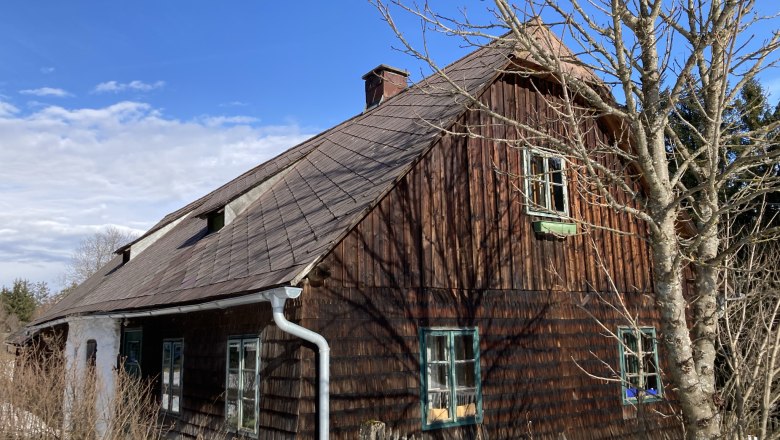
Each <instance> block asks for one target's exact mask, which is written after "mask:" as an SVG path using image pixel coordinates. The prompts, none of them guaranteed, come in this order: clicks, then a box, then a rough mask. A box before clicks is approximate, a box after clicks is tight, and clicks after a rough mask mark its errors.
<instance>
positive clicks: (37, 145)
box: [0, 0, 780, 289]
mask: <svg viewBox="0 0 780 440" xmlns="http://www.w3.org/2000/svg"><path fill="white" fill-rule="evenodd" d="M451 3H452V2H448V1H446V0H440V1H436V2H432V4H433V6H434V8H440V7H443V8H445V9H444V11H445V13H452V12H453V8H454V7H453V6H451ZM464 3H465V4H466V5H468V6H467V8H466V13H467V14H468V15H469V17H470V18H472V19H475V20H476V21H478V22H484V21H485V20H486V19H487V18H488V17H489V13H488V12H486V11H485V8H486V7H487V6H489V5H491V4H492V3H491V2H484V1H469V2H464ZM765 6H766V5H765ZM399 20H400V24H401V25H402V26H403V27H404V29H406V30H408V31H410V32H412V33H413V34H418V33H419V26H418V25H417V24H416V22H415V21H414V20H412V19H411V18H409V17H407V18H403V17H399ZM393 46H398V43H397V42H396V40H395V37H394V35H393V34H392V32H391V31H390V30H389V28H388V26H387V25H386V24H385V23H384V22H383V21H382V20H381V18H380V15H379V13H378V12H377V11H376V9H375V8H374V7H373V6H372V5H370V4H369V3H368V2H367V1H363V0H354V1H329V2H324V1H303V2H280V1H223V2H216V1H209V2H206V1H193V0H189V1H182V0H165V1H159V0H156V1H146V0H143V1H141V0H137V1H133V2H105V1H69V2H63V1H53V0H50V1H24V2H2V3H1V4H0V285H10V284H11V282H12V281H13V279H14V278H17V277H22V278H28V279H30V280H31V281H46V282H48V283H49V284H50V285H51V286H52V287H53V288H54V289H58V288H59V287H61V286H60V282H59V277H60V275H61V274H62V273H63V272H64V269H65V263H66V262H67V260H68V256H69V255H70V253H71V252H72V250H73V249H74V248H75V247H76V245H77V243H78V242H79V240H81V239H82V238H84V237H85V236H87V235H90V234H92V233H94V232H95V231H97V230H99V229H101V228H103V227H105V226H107V225H113V226H116V227H119V228H125V229H130V230H133V231H136V232H139V233H140V232H142V231H144V230H146V229H148V228H149V227H150V226H152V225H153V224H154V223H156V221H157V220H159V219H160V218H161V217H162V216H163V215H165V214H166V213H168V212H170V211H173V210H175V209H177V208H179V207H181V206H182V205H184V204H185V203H187V202H189V201H191V200H193V199H195V198H197V197H199V196H201V195H203V194H204V193H206V192H207V191H210V190H212V189H214V188H216V187H217V186H218V185H220V184H222V183H224V182H226V181H228V180H230V179H231V178H233V177H235V176H237V175H238V174H240V173H241V172H243V171H245V170H247V169H249V168H251V167H253V166H255V165H257V164H259V163H261V162H263V161H265V160H266V159H268V158H270V157H272V156H274V155H276V154H278V153H279V152H281V151H283V150H284V149H287V148H289V147H291V146H293V145H295V144H297V143H299V142H301V141H302V140H304V139H306V138H307V137H309V136H311V135H313V134H316V133H318V132H320V131H322V130H324V129H326V128H328V127H331V126H333V125H335V124H337V123H339V122H341V121H343V120H344V119H347V118H349V117H351V116H353V115H355V114H357V113H359V112H361V111H362V109H363V106H364V96H363V93H364V92H363V83H362V81H361V79H360V77H361V76H362V74H364V73H365V72H367V71H368V70H370V69H371V68H373V67H374V66H376V65H378V64H380V63H385V64H390V65H393V66H397V67H401V68H405V69H407V70H409V71H410V72H411V74H412V79H413V80H418V79H420V78H421V76H422V75H423V74H424V73H427V72H428V69H426V68H425V67H424V66H423V65H422V64H421V63H420V62H416V61H415V60H413V59H412V58H410V57H409V56H407V55H405V54H403V53H400V52H399V51H396V50H394V49H393ZM430 48H431V51H432V53H433V55H434V57H435V59H437V60H438V61H439V63H440V64H446V63H448V62H450V61H453V60H455V59H457V58H459V57H460V56H462V55H464V54H465V53H466V52H467V51H468V49H467V48H464V47H462V42H461V41H459V40H454V39H448V38H442V37H439V38H434V40H433V42H432V44H431V46H430ZM766 81H767V85H769V86H770V88H771V89H772V90H777V91H780V82H778V81H774V80H773V76H767V77H766Z"/></svg>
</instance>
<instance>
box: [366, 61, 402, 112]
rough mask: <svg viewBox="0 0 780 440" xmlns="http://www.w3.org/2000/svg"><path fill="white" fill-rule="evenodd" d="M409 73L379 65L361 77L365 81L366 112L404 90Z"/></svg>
mask: <svg viewBox="0 0 780 440" xmlns="http://www.w3.org/2000/svg"><path fill="white" fill-rule="evenodd" d="M408 76H409V72H407V71H405V70H401V69H396V68H395V67H390V66H387V65H384V64H380V65H378V66H376V67H375V68H373V69H372V70H371V71H370V72H368V73H366V74H365V75H363V79H364V80H365V81H366V110H369V109H372V108H374V107H376V106H378V105H379V104H380V103H381V102H382V101H384V100H385V99H387V98H390V97H392V96H395V95H397V94H399V93H401V91H403V90H404V89H405V88H406V78H407V77H408Z"/></svg>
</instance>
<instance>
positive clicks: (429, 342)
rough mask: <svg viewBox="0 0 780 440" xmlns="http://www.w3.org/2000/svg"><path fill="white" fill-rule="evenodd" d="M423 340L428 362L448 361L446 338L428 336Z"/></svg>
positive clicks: (443, 336) (442, 336)
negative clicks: (426, 349)
mask: <svg viewBox="0 0 780 440" xmlns="http://www.w3.org/2000/svg"><path fill="white" fill-rule="evenodd" d="M425 339H426V340H425V346H426V347H427V348H428V361H446V360H448V359H449V348H448V347H447V345H448V344H447V336H445V335H437V336H433V335H428V336H426V338H425Z"/></svg>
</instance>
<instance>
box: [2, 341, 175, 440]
mask: <svg viewBox="0 0 780 440" xmlns="http://www.w3.org/2000/svg"><path fill="white" fill-rule="evenodd" d="M59 342H60V341H57V340H54V339H50V340H48V341H46V343H39V344H36V345H34V346H32V347H30V348H28V349H25V350H24V351H23V352H21V353H20V354H19V355H18V356H16V358H15V359H14V357H13V356H11V355H9V354H7V353H5V351H4V350H3V352H2V354H0V438H3V439H15V440H16V439H19V440H22V439H43V440H49V439H52V440H53V439H62V438H70V439H96V440H97V439H100V438H104V439H127V440H141V439H144V440H145V439H155V438H160V437H161V435H162V427H161V425H160V423H159V422H158V418H157V414H158V408H157V406H156V403H155V399H154V398H153V397H152V390H151V388H150V384H149V383H148V382H144V381H140V380H138V379H136V378H134V377H132V376H130V375H128V374H126V373H125V372H124V371H117V372H116V374H115V381H116V392H115V393H114V395H113V396H112V398H111V400H112V402H113V403H107V404H104V405H100V407H97V406H96V401H97V398H98V396H97V390H98V389H100V383H99V381H100V380H101V378H99V377H95V376H96V375H95V374H94V373H91V372H89V371H88V372H87V373H86V374H84V377H82V378H80V380H76V378H75V373H74V372H73V371H67V369H66V366H65V359H64V356H63V352H62V350H61V349H59V348H54V349H51V348H50V347H62V344H60V343H59ZM66 396H67V398H66ZM64 400H65V401H69V402H72V410H71V411H70V412H69V414H70V416H69V417H67V418H65V417H63V410H62V407H63V406H62V405H63V401H64ZM97 426H102V427H103V429H104V430H105V434H104V435H102V436H100V435H99V434H98V432H97V430H96V427H97Z"/></svg>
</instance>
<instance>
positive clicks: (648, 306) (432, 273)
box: [299, 77, 673, 438]
mask: <svg viewBox="0 0 780 440" xmlns="http://www.w3.org/2000/svg"><path fill="white" fill-rule="evenodd" d="M537 82H538V81H537ZM539 90H541V91H543V93H548V94H550V93H553V92H554V88H550V87H547V86H545V85H544V84H540V87H539ZM539 93H540V92H538V91H537V90H536V88H535V87H534V86H533V85H532V84H531V81H530V80H528V79H516V78H511V77H509V78H506V79H505V80H503V81H499V82H497V83H495V84H494V85H493V87H492V88H491V89H490V90H489V92H487V93H486V94H485V95H483V97H482V99H483V102H485V103H486V104H487V105H490V106H491V108H494V109H496V110H498V111H501V112H504V113H505V114H507V115H509V116H511V117H517V118H520V119H523V120H528V121H535V122H536V123H538V124H540V125H541V124H546V125H547V126H548V127H549V129H550V130H552V131H554V132H558V133H560V134H561V136H565V135H566V133H565V130H564V125H563V124H562V123H561V122H560V121H558V120H557V118H556V116H555V115H554V112H553V110H552V108H550V107H549V105H548V104H547V102H546V100H545V99H544V97H542V96H540V95H539ZM588 124H591V125H588V126H586V127H584V129H585V130H586V131H587V135H586V136H588V137H587V139H588V141H589V142H591V143H594V144H595V142H597V140H599V139H601V140H603V139H604V136H606V134H605V133H604V132H603V129H602V128H601V127H599V126H598V125H596V124H593V123H588ZM465 126H469V129H470V130H471V131H472V132H475V133H481V134H484V135H486V136H488V137H489V136H496V137H500V138H506V139H510V140H512V139H517V138H519V137H520V136H521V135H522V133H517V132H514V131H513V130H507V129H506V127H500V126H498V125H496V121H494V120H492V119H490V118H485V117H483V116H482V115H480V114H479V112H475V111H472V112H467V113H465V114H464V115H463V116H462V117H461V118H460V120H459V121H458V122H457V123H456V124H455V127H456V128H457V127H465ZM464 130H465V129H464ZM602 161H603V164H604V165H607V166H612V167H614V166H618V163H617V162H616V161H614V158H602ZM523 174H524V173H523V164H522V153H521V150H520V149H518V148H516V147H515V146H514V145H511V144H510V143H509V142H500V143H495V142H491V141H490V140H488V139H482V138H471V137H468V138H467V137H460V136H454V135H447V136H443V137H442V139H440V141H439V142H438V143H437V144H436V145H435V146H434V147H433V149H432V150H431V151H430V152H429V153H428V154H426V155H425V156H424V157H423V158H422V160H421V161H420V162H419V163H418V164H417V165H416V166H415V167H414V168H413V169H412V170H411V171H410V172H409V174H408V175H406V176H405V177H404V178H402V179H401V180H400V182H399V183H398V185H397V186H396V189H395V190H393V191H391V192H390V193H389V194H388V195H387V196H386V197H385V199H384V200H382V201H381V202H380V204H379V205H378V206H377V207H376V208H375V209H374V210H373V211H372V212H371V213H370V214H369V215H368V216H367V217H366V218H365V220H363V222H361V223H360V224H359V225H358V226H357V227H356V228H355V229H354V230H353V231H352V232H351V233H350V234H349V236H348V237H347V238H345V239H344V240H343V241H342V243H340V244H339V245H338V246H337V247H336V249H335V250H334V252H333V253H332V255H334V256H338V255H342V256H343V258H344V259H345V261H347V262H348V261H349V254H350V252H349V251H348V250H347V249H348V248H350V249H351V248H352V247H353V246H355V247H357V248H359V249H361V252H360V255H361V256H360V260H359V264H358V265H357V266H358V267H357V270H358V271H361V272H362V271H369V270H373V271H374V273H372V274H371V275H370V276H369V275H368V274H364V273H358V274H355V275H354V276H355V277H356V278H358V279H361V280H364V281H363V283H361V284H359V285H350V286H347V284H346V283H338V282H337V281H334V282H331V280H328V281H327V282H326V284H325V286H323V287H320V288H313V287H311V286H307V290H306V291H305V292H304V296H303V298H304V301H305V302H306V304H307V308H306V311H307V312H306V313H307V315H306V318H305V319H304V321H303V322H304V324H305V325H307V326H309V327H311V328H314V329H317V330H318V331H320V332H322V333H323V334H324V335H325V336H326V338H327V339H328V340H330V341H338V342H337V343H336V344H334V345H333V348H332V355H333V358H332V365H333V369H332V371H331V373H332V384H331V385H332V391H333V397H332V399H333V400H332V401H333V407H332V411H333V412H332V414H333V417H334V420H337V421H338V422H336V423H335V425H334V431H333V432H332V436H333V438H350V437H352V436H353V435H354V433H356V432H357V430H358V429H359V426H360V424H361V423H363V422H365V421H366V420H386V421H391V422H392V423H393V426H394V427H397V429H400V430H402V431H403V432H406V433H408V434H410V435H419V434H420V417H421V415H420V407H419V402H420V396H419V390H420V365H419V362H420V361H419V359H420V358H419V339H418V338H419V329H420V328H422V327H437V326H441V327H463V326H469V327H477V328H478V329H479V334H480V341H481V347H480V351H481V367H482V377H481V379H482V391H483V404H484V409H485V420H484V427H485V432H486V433H488V434H489V435H490V436H491V437H492V438H507V437H511V438H514V437H517V436H526V435H529V432H530V433H533V434H534V435H539V436H540V437H546V436H558V435H560V434H564V435H565V436H566V437H567V438H584V436H585V435H586V434H587V437H588V438H611V437H613V436H633V435H644V433H645V431H644V429H645V428H646V426H645V425H642V424H639V423H637V421H636V419H632V420H624V419H623V410H622V408H623V405H622V402H621V400H620V388H619V386H618V385H617V384H615V383H603V382H599V381H596V380H594V379H591V378H589V377H587V376H585V375H584V374H583V373H582V371H581V369H580V367H582V368H587V369H588V370H589V371H591V372H592V373H594V374H602V375H604V376H606V377H610V375H612V374H614V373H613V372H612V371H610V370H609V369H607V368H606V365H613V366H615V365H617V364H618V363H619V362H618V349H617V345H616V342H615V341H614V340H611V339H609V338H605V337H604V335H603V331H602V330H601V327H600V326H599V325H598V324H597V323H596V322H594V321H593V319H591V318H590V317H589V316H588V314H586V313H585V312H584V310H583V309H582V308H581V307H583V306H582V305H581V303H582V304H585V305H584V307H586V308H588V309H590V312H591V313H592V314H593V315H594V316H599V318H600V319H601V320H602V321H603V323H604V325H606V326H608V328H616V327H617V326H618V325H621V324H625V321H624V318H623V317H622V316H620V314H619V313H616V312H615V311H614V310H613V309H611V308H610V307H607V306H605V305H604V304H601V303H600V302H599V301H598V300H596V299H594V297H592V296H590V297H589V296H588V293H589V292H593V291H594V290H598V291H601V292H611V283H609V282H608V279H609V277H608V276H607V273H606V272H605V269H606V270H607V271H609V272H610V276H611V278H612V280H613V281H614V286H615V288H616V289H617V291H618V292H619V293H620V294H625V295H627V296H626V298H627V301H628V304H629V307H631V310H632V311H634V312H636V313H639V316H640V319H642V320H643V321H645V322H647V323H652V322H654V320H655V319H657V316H656V314H655V312H654V310H653V306H652V303H651V302H650V301H649V300H648V299H647V297H645V296H638V295H629V294H630V293H632V292H635V291H636V288H637V287H639V286H640V285H647V284H648V281H647V280H648V279H649V275H650V274H649V270H648V268H647V267H646V266H645V265H644V264H645V263H644V261H645V260H643V257H642V256H644V257H646V255H647V254H646V252H647V249H646V246H645V245H644V243H643V242H642V241H641V240H640V237H638V235H639V234H640V232H641V227H640V226H639V223H637V222H636V221H635V220H633V219H630V218H629V217H628V216H626V215H623V214H618V213H614V212H611V211H609V210H608V209H606V208H605V207H604V206H602V204H599V203H598V200H597V199H589V198H593V197H595V196H594V193H592V192H590V193H589V192H588V191H578V189H577V187H576V186H577V185H583V184H584V183H583V182H581V181H579V180H578V179H577V178H576V176H572V178H571V179H569V180H568V185H569V195H570V197H569V202H570V207H569V208H570V212H571V215H572V216H573V217H574V218H577V219H580V220H582V221H584V222H588V223H593V224H600V225H604V226H606V227H608V228H610V229H614V230H620V231H624V232H625V234H626V235H621V234H617V233H613V232H610V231H608V230H607V231H605V230H593V231H590V233H589V234H579V235H577V236H572V237H567V238H562V239H552V238H549V237H545V236H539V235H536V234H535V233H534V232H533V228H532V222H533V221H535V220H537V219H538V217H534V216H531V215H528V214H527V211H526V208H525V200H524V197H523V196H522V194H521V193H520V191H518V189H519V188H522V186H523V180H522V179H523ZM591 190H592V189H591ZM618 197H622V196H621V195H618ZM399 214H400V215H399ZM369 231H370V232H369ZM586 232H587V231H586ZM377 235H380V236H379V237H378V236H377ZM382 235H384V236H386V237H381V236H382ZM356 242H357V243H356ZM355 243H356V244H355ZM394 249H395V250H402V251H403V252H395V251H394ZM329 258H330V257H329ZM372 258H373V259H375V261H373V262H372V261H370V260H371V259H372ZM337 259H338V258H335V257H334V260H333V261H334V263H333V264H336V265H338V264H339V262H338V261H335V260H337ZM380 259H381V260H382V261H383V264H381V265H379V264H378V262H377V261H376V260H380ZM635 260H639V261H636V262H635ZM328 261H331V260H328ZM629 263H630V264H629ZM347 265H348V267H345V268H344V273H345V274H346V273H349V272H350V271H351V270H352V269H351V267H352V266H354V265H352V264H351V263H347ZM380 271H388V273H387V274H384V275H381V276H379V272H380ZM345 277H346V276H345ZM370 280H374V282H373V285H372V284H370ZM613 293H614V292H613ZM586 299H587V300H586ZM312 356H313V352H311V351H306V352H304V359H303V363H304V365H311V366H313V365H314V358H313V357H312ZM574 360H576V361H577V363H579V365H580V366H579V367H578V366H577V365H575V363H574ZM303 371H304V376H305V377H307V378H308V379H307V381H308V383H309V384H313V381H314V378H315V376H314V373H315V369H314V368H312V367H308V368H307V367H304V368H303ZM356 378H359V379H358V380H356ZM302 393H303V395H302V396H303V397H302V403H301V406H300V411H301V416H300V418H299V423H300V425H299V428H300V430H299V434H300V435H301V436H303V437H307V436H309V435H313V433H314V432H315V428H314V425H313V422H314V420H315V418H314V415H315V414H314V411H315V407H314V405H313V402H314V398H315V396H314V394H313V393H314V387H313V386H311V385H307V386H305V387H303V388H302ZM520 408H522V411H520V413H518V410H519V409H520ZM518 414H521V415H520V416H519V417H518ZM561 414H566V415H567V416H566V417H561ZM652 423H653V424H655V425H653V426H666V427H669V426H671V425H670V424H669V423H666V422H663V421H662V420H660V419H653V422H652ZM529 426H530V428H529ZM648 426H649V425H648ZM394 429H395V428H394ZM529 429H530V431H529ZM467 430H468V428H462V429H448V430H445V431H443V432H442V434H443V433H445V432H446V434H447V436H450V437H451V438H460V437H463V436H465V437H463V438H468V436H467V434H466V432H467ZM669 432H673V431H664V430H658V431H657V433H656V434H653V435H655V436H656V437H657V438H665V436H668V435H669V434H668V433H669ZM434 434H435V433H434ZM437 435H439V434H437ZM452 436H454V437H452ZM450 437H448V438H450ZM436 438H439V437H436Z"/></svg>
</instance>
